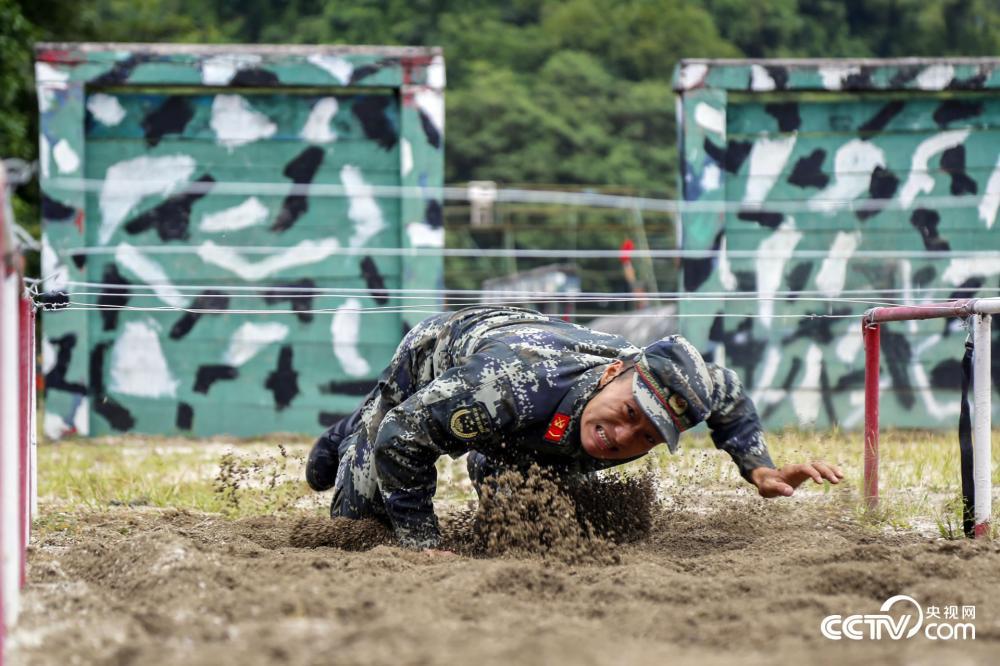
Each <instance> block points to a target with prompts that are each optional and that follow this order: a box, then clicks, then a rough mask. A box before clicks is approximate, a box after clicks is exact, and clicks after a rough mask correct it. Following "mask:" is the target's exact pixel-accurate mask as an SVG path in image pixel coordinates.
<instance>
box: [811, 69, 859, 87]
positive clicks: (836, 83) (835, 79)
mask: <svg viewBox="0 0 1000 666" xmlns="http://www.w3.org/2000/svg"><path fill="white" fill-rule="evenodd" d="M860 73H861V67H860V66H858V65H827V66H824V67H820V68H819V77H820V78H821V79H822V80H823V87H824V88H826V89H827V90H840V89H841V88H843V87H844V80H845V79H846V78H847V77H848V76H851V75H852V74H860Z"/></svg>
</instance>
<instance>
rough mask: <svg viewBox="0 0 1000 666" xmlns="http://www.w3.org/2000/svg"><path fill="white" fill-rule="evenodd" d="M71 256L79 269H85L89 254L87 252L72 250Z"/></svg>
mask: <svg viewBox="0 0 1000 666" xmlns="http://www.w3.org/2000/svg"><path fill="white" fill-rule="evenodd" d="M69 258H70V259H71V260H72V261H73V265H74V266H76V267H77V269H79V270H83V267H84V266H86V265H87V255H85V254H81V253H79V252H72V253H71V254H70V256H69Z"/></svg>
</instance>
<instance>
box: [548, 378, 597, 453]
mask: <svg viewBox="0 0 1000 666" xmlns="http://www.w3.org/2000/svg"><path fill="white" fill-rule="evenodd" d="M607 367H608V366H607V364H603V365H599V366H596V367H593V368H591V369H589V370H587V371H586V372H584V373H583V374H582V375H580V378H579V379H578V380H577V381H575V382H574V383H573V386H571V387H570V389H569V390H568V391H566V395H564V396H563V399H562V400H561V401H560V402H559V407H557V408H556V411H555V413H554V414H552V416H551V417H550V419H549V423H548V428H547V429H546V431H545V433H543V435H542V440H543V442H544V443H545V444H548V445H549V446H557V447H559V448H562V449H564V450H565V449H566V448H570V447H575V448H579V446H580V420H581V418H582V417H583V408H584V407H586V406H587V402H589V401H590V399H591V398H592V397H593V396H594V394H595V393H597V391H598V387H597V385H598V383H599V381H600V379H601V375H603V374H604V370H605V369H606V368H607Z"/></svg>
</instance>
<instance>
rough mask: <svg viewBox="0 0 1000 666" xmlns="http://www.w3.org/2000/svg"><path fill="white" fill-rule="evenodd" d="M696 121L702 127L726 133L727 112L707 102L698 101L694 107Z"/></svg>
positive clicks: (717, 132) (718, 132) (710, 130)
mask: <svg viewBox="0 0 1000 666" xmlns="http://www.w3.org/2000/svg"><path fill="white" fill-rule="evenodd" d="M694 121H695V122H696V123H698V125H699V126H700V127H701V128H702V129H705V130H707V131H709V132H715V133H716V134H725V133H726V112H725V111H722V110H720V109H716V108H714V107H712V106H709V105H708V104H706V103H705V102H698V104H697V105H696V106H695V107H694Z"/></svg>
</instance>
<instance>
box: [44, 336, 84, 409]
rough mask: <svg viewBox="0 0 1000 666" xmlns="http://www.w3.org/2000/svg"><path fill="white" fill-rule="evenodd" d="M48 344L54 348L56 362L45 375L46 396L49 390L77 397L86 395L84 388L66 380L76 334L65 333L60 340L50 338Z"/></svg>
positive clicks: (77, 383)
mask: <svg viewBox="0 0 1000 666" xmlns="http://www.w3.org/2000/svg"><path fill="white" fill-rule="evenodd" d="M49 342H51V343H52V344H53V345H55V347H56V362H55V365H53V366H52V369H51V370H49V371H48V373H46V375H45V393H46V394H47V393H48V392H49V390H50V389H55V390H57V391H66V392H68V393H76V394H77V395H87V387H86V386H84V385H83V384H80V383H79V382H71V381H68V380H67V379H66V373H67V372H69V364H70V361H72V360H73V348H74V347H76V333H67V334H66V335H64V336H62V337H61V338H50V339H49Z"/></svg>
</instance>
